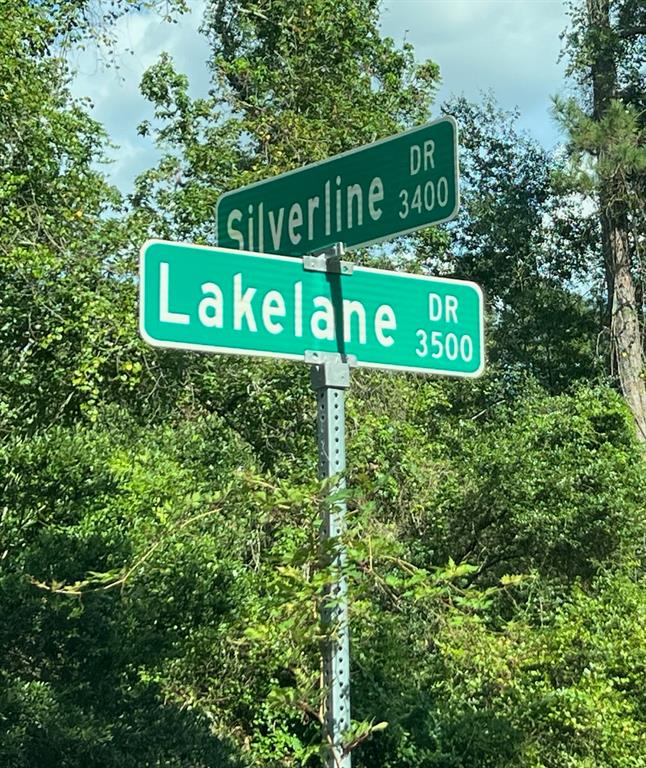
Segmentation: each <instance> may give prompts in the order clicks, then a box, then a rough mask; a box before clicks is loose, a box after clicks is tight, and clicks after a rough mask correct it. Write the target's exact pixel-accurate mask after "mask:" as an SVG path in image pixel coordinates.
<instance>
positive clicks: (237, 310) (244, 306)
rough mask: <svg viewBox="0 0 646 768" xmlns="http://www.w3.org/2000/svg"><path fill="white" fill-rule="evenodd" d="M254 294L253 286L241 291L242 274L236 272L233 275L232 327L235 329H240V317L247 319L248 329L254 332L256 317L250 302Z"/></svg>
mask: <svg viewBox="0 0 646 768" xmlns="http://www.w3.org/2000/svg"><path fill="white" fill-rule="evenodd" d="M255 294H256V289H255V288H247V290H246V291H245V292H244V294H243V293H242V274H241V273H240V272H238V274H237V275H234V276H233V328H234V330H236V331H240V330H242V318H243V317H244V319H245V320H246V321H247V326H248V327H249V330H250V331H252V332H253V333H255V332H256V330H257V327H256V318H255V317H254V315H253V308H252V306H251V302H252V300H253V297H254V295H255Z"/></svg>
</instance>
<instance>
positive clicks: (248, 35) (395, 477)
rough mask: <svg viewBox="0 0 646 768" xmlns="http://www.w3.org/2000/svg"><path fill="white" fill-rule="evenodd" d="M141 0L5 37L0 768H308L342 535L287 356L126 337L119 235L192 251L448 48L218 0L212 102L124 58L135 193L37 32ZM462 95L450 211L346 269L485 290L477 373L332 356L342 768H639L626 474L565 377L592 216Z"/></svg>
mask: <svg viewBox="0 0 646 768" xmlns="http://www.w3.org/2000/svg"><path fill="white" fill-rule="evenodd" d="M146 5H147V4H146ZM624 5H625V6H626V8H628V6H629V5H630V4H629V3H624ZM140 7H143V4H141V3H138V2H137V3H131V2H124V3H117V4H116V5H114V6H111V7H110V9H109V10H106V8H104V7H102V6H101V5H100V4H99V5H96V4H87V3H74V4H68V3H62V4H59V3H52V4H49V3H30V2H26V1H25V2H20V3H13V4H12V11H14V13H12V14H5V15H6V16H7V18H8V21H7V22H6V23H4V24H3V26H2V28H1V29H0V74H1V75H2V77H0V102H1V101H2V100H4V102H3V103H4V107H3V109H2V110H0V136H1V138H2V141H3V146H4V147H5V152H4V155H3V157H2V159H1V160H0V278H1V280H0V349H1V350H2V351H1V352H0V434H1V437H2V441H1V443H0V610H1V611H2V615H3V618H4V621H3V624H2V627H0V670H1V671H0V764H2V765H3V766H4V765H6V766H8V767H9V768H27V767H29V768H45V767H46V766H56V767H57V768H79V767H80V766H83V767H84V768H85V766H90V768H92V767H94V766H96V768H99V767H100V768H130V767H131V766H132V767H133V768H134V766H137V767H139V766H151V767H152V766H159V765H164V766H178V767H179V766H186V767H187V768H208V767H210V766H213V768H215V767H216V766H217V767H218V768H227V767H228V768H237V767H239V768H242V766H245V767H247V768H251V766H253V767H254V768H269V767H270V766H271V768H275V767H276V766H292V768H313V766H318V765H320V764H321V756H322V754H323V752H324V750H325V739H324V734H323V728H322V721H323V712H322V702H323V699H324V693H325V692H324V691H323V690H322V683H321V671H320V645H321V641H322V640H323V638H324V632H325V631H326V630H325V629H324V627H323V626H322V624H321V621H320V607H321V602H322V599H323V596H324V595H325V593H326V590H327V589H328V588H329V586H330V583H331V581H332V579H333V578H334V574H333V573H332V571H331V569H330V567H329V566H326V565H325V564H326V562H328V561H329V555H330V552H331V551H334V548H335V547H337V546H338V545H339V544H340V543H341V542H339V541H335V542H332V543H331V544H330V547H329V549H325V548H323V547H322V546H321V544H320V540H319V534H318V528H319V517H320V511H321V506H322V502H323V496H324V494H325V493H326V489H325V488H324V487H322V486H321V485H319V484H317V483H315V482H314V477H315V471H316V470H315V465H316V456H315V452H316V448H315V441H314V409H315V401H314V396H313V394H312V392H311V391H310V390H309V388H308V381H307V379H308V374H307V370H306V369H305V368H304V367H301V366H296V365H288V364H276V363H274V362H258V361H253V362H249V361H245V360H244V359H239V358H225V357H219V356H212V357H207V356H198V355H191V354H180V353H175V352H161V351H158V350H151V349H147V348H145V347H144V346H143V344H142V343H141V342H140V341H139V340H138V338H137V329H136V317H135V314H136V313H135V284H134V281H133V279H132V278H133V271H134V261H133V255H134V254H135V253H136V250H137V247H138V245H140V243H141V241H142V240H143V239H144V237H145V236H146V235H147V234H155V235H157V236H160V235H161V236H166V237H181V238H182V239H192V240H195V241H197V242H208V241H209V239H210V238H211V237H212V235H213V221H212V219H213V216H212V214H213V209H214V203H215V200H216V198H217V196H218V195H219V194H220V193H221V192H222V191H224V190H225V189H227V188H230V187H233V186H236V185H237V184H239V183H246V182H248V181H252V180H255V179H258V178H261V177H263V176H266V175H270V174H272V173H275V172H278V171H282V170H285V169H288V168H292V167H295V166H297V165H298V164H300V163H304V162H308V161H310V160H316V159H319V158H320V157H323V156H325V155H327V154H330V153H333V152H337V151H341V150H344V149H348V148H350V147H351V146H355V145H358V144H361V143H362V142H365V141H370V140H372V139H373V138H376V137H379V136H382V135H386V134H389V133H392V132H394V131H395V130H397V129H398V128H400V127H402V126H407V125H411V124H414V123H417V122H421V121H423V120H425V119H426V118H427V115H428V107H429V102H430V99H431V97H432V94H433V89H434V87H435V84H436V82H437V79H438V72H437V68H436V66H435V65H434V64H432V63H430V62H427V63H425V64H422V65H417V64H415V62H414V58H413V52H412V49H411V48H410V47H409V46H404V47H403V48H401V49H399V48H397V47H396V46H395V45H394V44H393V42H392V41H390V40H384V39H382V38H381V37H380V35H379V31H378V24H377V22H378V16H377V12H378V6H377V3H376V2H374V1H373V0H342V1H341V2H330V1H329V0H309V2H307V3H301V4H294V3H292V2H287V0H273V1H272V2H269V1H268V0H262V2H260V1H259V0H256V1H255V2H250V1H249V0H225V1H224V2H221V3H220V2H218V3H212V4H210V5H209V8H208V12H207V16H206V19H205V25H204V29H205V32H206V33H207V34H208V35H209V38H210V39H211V42H212V45H213V58H212V61H211V67H212V71H213V90H212V93H211V95H210V96H209V97H208V98H206V99H197V100H193V99H191V98H190V97H189V95H188V82H187V79H186V78H185V77H184V76H183V75H182V74H181V73H178V72H176V71H175V69H174V67H173V64H172V61H171V60H170V59H169V58H168V57H165V56H164V57H162V58H161V59H160V61H159V62H158V63H157V64H156V65H155V66H154V67H153V68H152V69H151V70H149V72H148V73H146V75H145V76H144V79H143V82H142V89H143V91H144V95H145V96H146V98H148V99H149V100H150V101H151V102H152V103H153V105H154V107H155V110H156V115H157V118H158V119H157V121H156V124H155V127H154V128H153V126H151V125H146V124H144V125H142V126H141V132H142V133H147V132H149V133H152V134H153V135H154V138H155V140H156V141H157V142H158V143H159V144H160V146H161V147H162V148H163V149H164V151H165V152H166V155H165V157H164V158H163V160H162V161H161V163H160V164H159V166H158V167H156V168H154V169H151V170H150V171H148V172H147V173H146V174H144V175H143V176H142V177H141V179H140V180H139V181H138V185H137V190H136V192H135V195H134V196H133V198H132V200H131V201H130V204H131V205H130V209H129V210H128V211H127V212H126V211H125V210H124V208H123V207H122V202H121V201H120V199H119V196H118V195H117V194H116V193H115V191H114V190H112V189H110V187H109V186H108V185H107V184H106V182H105V180H104V179H103V177H102V175H101V174H100V173H99V172H98V171H97V170H96V168H97V165H96V164H97V162H98V161H100V159H101V157H102V152H103V147H104V146H105V141H106V137H105V136H104V135H103V133H102V131H101V129H100V126H98V125H97V124H96V123H95V122H93V121H92V120H91V119H90V118H89V116H88V114H87V110H86V108H85V107H84V105H82V104H79V103H76V102H74V101H73V100H72V99H71V98H70V95H69V93H68V90H67V79H68V76H69V73H68V70H67V68H66V65H65V62H64V60H63V59H62V58H61V57H60V56H59V55H58V54H59V53H60V50H61V49H62V48H63V47H64V43H65V39H66V36H68V38H67V39H69V40H73V39H79V38H80V37H81V36H86V35H87V34H89V33H90V32H92V31H94V32H95V33H97V30H98V33H99V36H101V34H102V33H101V25H104V28H105V29H106V30H107V31H109V28H110V25H111V23H112V22H113V21H114V18H116V16H115V14H116V15H118V14H120V13H122V12H125V11H126V10H127V9H129V8H131V9H132V8H134V9H138V8H140ZM172 7H177V4H174V5H173V6H172ZM102 11H106V14H104V15H103V16H101V17H100V18H101V20H102V21H101V24H99V25H95V24H94V18H95V17H94V16H93V14H95V13H101V12H102ZM3 19H4V16H3ZM65 24H67V25H68V27H69V29H66V28H65ZM348 94H350V96H351V97H350V98H347V95H348ZM342 95H343V100H342ZM452 109H453V110H454V111H455V112H457V113H458V118H459V120H460V123H461V126H462V135H463V142H464V151H463V153H462V157H463V161H464V163H463V176H464V179H465V187H464V201H465V214H464V216H463V217H462V218H461V219H459V220H458V222H457V223H456V224H455V225H453V226H451V227H448V228H444V229H438V228H431V229H429V230H428V231H427V232H425V233H423V235H422V236H421V238H420V239H419V240H418V242H419V243H420V252H419V254H418V258H416V259H414V260H413V261H412V262H411V261H410V260H407V255H406V248H407V247H408V245H409V244H410V242H411V240H410V239H409V240H406V241H402V243H400V244H399V246H398V248H399V250H397V251H395V252H393V253H392V254H391V253H377V252H375V253H372V254H370V258H371V259H373V260H374V262H375V263H377V262H379V264H380V265H381V266H385V267H388V266H398V267H399V266H405V267H406V268H407V269H419V270H423V269H425V268H428V266H429V265H430V266H433V267H437V268H438V269H442V270H444V271H451V272H454V273H456V274H460V275H462V276H468V277H470V278H478V279H480V280H481V281H482V282H483V283H484V284H485V286H486V288H487V291H488V294H489V297H490V300H491V305H492V310H491V318H490V328H491V333H490V338H491V341H490V353H491V363H490V365H489V367H488V371H487V373H486V375H485V376H483V377H482V378H481V379H479V380H477V381H454V382H449V381H446V380H439V379H438V380H429V379H423V378H421V377H413V376H402V375H398V376H394V375H386V374H383V373H378V372H367V371H353V374H352V379H353V384H352V388H351V390H350V392H349V395H348V400H347V420H348V452H349V456H348V458H349V466H348V470H347V477H346V479H347V482H348V487H349V488H350V491H348V492H347V494H346V497H347V503H348V507H349V515H348V517H349V526H348V530H347V533H346V534H345V535H344V537H343V542H342V543H343V544H344V545H345V547H346V550H347V561H346V563H345V566H344V573H345V576H346V578H347V580H348V584H349V594H350V623H351V637H352V714H353V721H352V724H351V727H350V729H349V732H348V733H347V734H345V740H346V745H347V746H348V748H351V749H352V753H353V757H352V759H353V764H354V765H355V766H356V767H357V768H364V767H365V768H368V766H370V768H400V767H401V766H410V768H542V767H543V766H565V767H566V768H591V766H608V768H642V766H644V764H645V762H644V752H643V746H642V744H643V741H644V737H645V736H646V734H645V733H644V730H645V728H644V719H643V712H644V711H646V706H645V705H646V702H644V700H643V690H642V688H643V686H641V685H640V683H641V680H642V678H643V675H644V672H645V670H644V658H643V651H642V648H643V645H644V642H645V641H646V637H644V632H645V625H644V605H645V604H646V602H645V599H644V591H643V585H644V582H643V570H642V568H643V549H642V547H643V540H644V524H645V517H644V503H643V499H644V498H645V496H646V474H645V471H644V464H643V461H642V459H641V455H640V452H639V449H638V447H637V446H636V444H635V441H634V437H633V435H632V427H631V424H630V420H629V418H628V414H627V411H626V408H625V406H624V405H623V403H622V401H621V399H620V398H619V397H618V396H617V395H616V394H615V393H613V392H612V391H611V390H610V389H608V388H606V387H603V386H591V385H590V383H589V381H586V379H590V378H591V377H592V376H593V375H594V374H595V372H596V357H597V352H596V348H595V347H594V345H595V342H596V339H595V338H594V336H595V333H594V329H595V328H596V325H595V323H596V322H597V320H596V318H595V308H594V307H593V306H592V305H591V304H589V303H588V301H587V300H584V299H583V298H581V296H580V295H579V294H578V293H577V292H576V291H573V289H572V284H573V282H576V281H579V280H592V279H593V278H592V276H591V273H590V269H591V267H590V265H591V259H592V258H593V257H594V256H595V254H596V251H595V247H596V246H595V237H596V235H595V232H594V231H592V230H593V229H594V228H589V227H588V226H587V223H586V222H583V223H582V222H579V221H577V218H576V216H575V215H574V211H575V208H574V202H573V199H572V197H571V194H570V192H571V189H572V187H571V186H569V184H570V182H569V181H567V180H564V179H565V177H566V174H565V171H564V169H563V168H562V167H561V166H560V165H559V164H558V163H556V162H555V161H554V160H553V159H551V158H549V157H547V156H546V154H545V153H544V152H543V151H541V150H540V148H539V147H537V146H536V145H535V144H533V143H532V142H531V141H529V140H527V139H526V138H523V137H519V135H518V133H517V131H516V129H515V128H514V126H513V120H512V119H511V118H510V117H509V116H506V115H501V113H500V111H499V110H498V109H497V108H496V107H495V104H493V103H492V102H491V101H488V100H487V101H485V103H484V104H483V105H482V106H481V107H475V106H474V105H470V104H467V103H466V102H464V101H458V102H456V103H455V104H454V105H453V108H452ZM635 115H636V113H635V112H631V113H630V114H628V113H627V116H626V117H625V118H624V123H623V125H624V128H626V127H627V126H628V125H629V123H630V121H631V120H634V119H637V118H636V117H635ZM616 117H617V121H618V122H620V120H619V118H620V116H619V115H617V116H616ZM447 248H448V249H449V250H450V254H449V257H446V251H447ZM440 254H442V258H443V261H440V259H439V255H440ZM360 258H364V256H363V255H362V256H361V257H360ZM557 310H558V313H557ZM573 382H578V385H577V386H576V387H574V388H573V387H572V384H573ZM333 629H334V628H333Z"/></svg>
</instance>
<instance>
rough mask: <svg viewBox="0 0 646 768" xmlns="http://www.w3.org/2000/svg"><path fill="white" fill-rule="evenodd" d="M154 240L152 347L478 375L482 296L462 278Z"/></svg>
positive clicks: (143, 318)
mask: <svg viewBox="0 0 646 768" xmlns="http://www.w3.org/2000/svg"><path fill="white" fill-rule="evenodd" d="M348 270H349V271H347V272H345V273H344V272H343V271H341V272H340V273H337V274H333V273H330V272H322V271H316V270H314V271H310V270H308V269H306V260H300V259H293V258H289V257H284V256H277V255H267V254H258V253H250V252H242V251H233V250H228V249H225V248H210V247H206V246H198V245H190V244H184V243H171V242H165V241H162V240H150V241H148V242H147V243H146V244H145V245H144V246H143V248H142V250H141V257H140V329H141V334H142V336H143V338H144V339H145V340H146V341H147V342H148V343H150V344H152V345H154V346H159V347H169V348H174V349H189V350H198V351H199V350H201V351H205V352H219V353H227V354H243V355H262V356H266V357H279V358H285V359H291V360H302V361H307V362H313V360H312V353H340V354H342V355H347V356H352V357H353V358H354V359H356V364H357V365H359V366H364V367H370V368H381V369H395V370H405V371H417V372H422V373H438V374H443V375H448V376H478V375H479V374H480V373H481V372H482V370H483V367H484V362H485V360H484V318H483V296H482V291H481V290H480V288H479V286H477V285H476V284H475V283H471V282H467V281H464V280H451V279H446V278H439V277H426V276H422V275H411V274H405V273H401V272H391V271H387V270H379V269H368V268H364V267H356V266H355V267H352V268H350V267H348Z"/></svg>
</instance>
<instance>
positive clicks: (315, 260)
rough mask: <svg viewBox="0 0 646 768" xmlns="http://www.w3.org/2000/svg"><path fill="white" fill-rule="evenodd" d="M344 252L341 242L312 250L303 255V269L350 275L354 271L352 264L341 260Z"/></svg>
mask: <svg viewBox="0 0 646 768" xmlns="http://www.w3.org/2000/svg"><path fill="white" fill-rule="evenodd" d="M344 254H345V246H344V245H343V243H335V244H334V245H331V246H329V247H328V248H324V249H323V250H321V251H314V253H308V254H307V255H305V256H303V269H304V270H305V271H306V272H329V273H331V274H334V275H351V274H352V272H353V271H354V264H353V263H352V262H350V261H343V260H342V258H341V257H342V256H343V255H344Z"/></svg>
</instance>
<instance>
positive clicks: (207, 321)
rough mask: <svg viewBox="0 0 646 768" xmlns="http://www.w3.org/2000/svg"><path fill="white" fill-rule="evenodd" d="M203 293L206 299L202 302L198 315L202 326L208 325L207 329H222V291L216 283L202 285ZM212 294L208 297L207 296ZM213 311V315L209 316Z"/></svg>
mask: <svg viewBox="0 0 646 768" xmlns="http://www.w3.org/2000/svg"><path fill="white" fill-rule="evenodd" d="M202 293H203V294H205V298H203V299H202V301H200V304H199V307H198V315H199V318H200V322H201V323H202V325H206V327H207V328H213V327H214V326H215V327H217V328H222V325H223V323H224V312H223V301H224V298H223V296H222V289H221V288H220V286H219V285H216V283H202ZM209 293H210V294H211V296H208V295H206V294H209ZM209 310H211V312H212V314H209Z"/></svg>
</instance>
